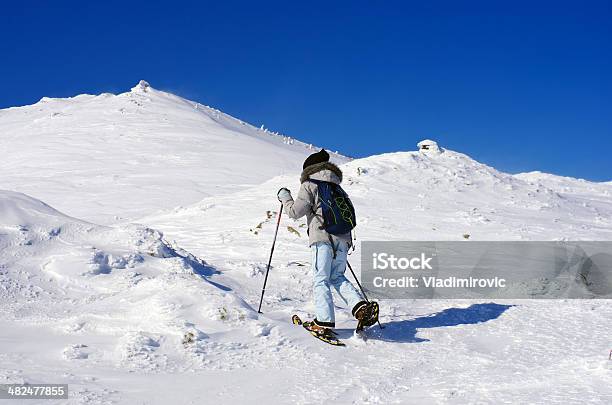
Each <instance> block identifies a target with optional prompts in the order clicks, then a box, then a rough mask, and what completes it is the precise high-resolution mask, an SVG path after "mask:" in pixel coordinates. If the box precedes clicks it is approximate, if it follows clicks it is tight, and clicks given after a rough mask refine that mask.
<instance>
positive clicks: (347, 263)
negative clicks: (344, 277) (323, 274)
mask: <svg viewBox="0 0 612 405" xmlns="http://www.w3.org/2000/svg"><path fill="white" fill-rule="evenodd" d="M346 265H347V266H348V268H349V270H350V271H351V274H352V275H353V278H354V279H355V282H356V283H357V285H358V286H359V289H360V290H361V293H362V294H363V298H364V299H365V300H366V302H367V303H368V304H369V303H370V300H369V299H368V296H367V295H366V293H365V291H364V290H363V287H362V286H361V283H360V282H359V280H357V275H356V274H355V272H354V271H353V267H352V266H351V264H350V263H349V261H348V260H347V261H346ZM376 322H378V326H379V327H380V329H384V326H382V325H381V324H380V320H378V319H377V320H376Z"/></svg>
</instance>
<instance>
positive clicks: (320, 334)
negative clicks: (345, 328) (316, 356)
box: [291, 315, 345, 346]
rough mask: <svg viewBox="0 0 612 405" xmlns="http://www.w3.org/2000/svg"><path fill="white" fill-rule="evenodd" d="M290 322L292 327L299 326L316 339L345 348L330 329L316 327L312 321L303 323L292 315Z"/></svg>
mask: <svg viewBox="0 0 612 405" xmlns="http://www.w3.org/2000/svg"><path fill="white" fill-rule="evenodd" d="M291 321H292V322H293V324H294V325H301V326H302V327H304V329H306V330H307V331H308V332H310V334H311V335H312V336H314V337H316V338H317V339H319V340H321V341H323V342H325V343H327V344H330V345H332V346H345V344H344V343H342V341H340V339H338V337H337V335H336V332H334V331H333V330H332V329H330V328H324V327H322V326H319V325H317V324H316V323H314V322H313V321H305V322H302V320H301V319H300V317H299V316H297V315H293V316H292V317H291Z"/></svg>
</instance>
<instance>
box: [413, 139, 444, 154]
mask: <svg viewBox="0 0 612 405" xmlns="http://www.w3.org/2000/svg"><path fill="white" fill-rule="evenodd" d="M417 146H418V148H419V152H421V153H425V154H430V155H439V154H440V153H442V152H444V149H442V148H440V147H439V146H438V143H437V142H436V141H432V140H431V139H424V140H422V141H421V142H419V143H417Z"/></svg>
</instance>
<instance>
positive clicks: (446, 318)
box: [347, 302, 514, 343]
mask: <svg viewBox="0 0 612 405" xmlns="http://www.w3.org/2000/svg"><path fill="white" fill-rule="evenodd" d="M513 306H514V305H500V304H495V303H492V302H490V303H486V304H474V305H471V306H469V307H467V308H447V309H445V310H443V311H440V312H437V313H435V314H432V315H428V316H422V317H419V318H415V319H408V320H403V321H393V322H387V323H384V324H383V326H384V329H382V330H381V329H380V328H379V327H378V326H372V327H371V328H369V329H368V331H367V332H366V336H367V337H368V339H376V340H382V341H385V342H396V343H419V342H428V341H429V339H423V338H419V337H417V333H418V330H419V329H426V328H439V327H443V326H457V325H473V324H476V323H481V322H487V321H491V320H494V319H497V318H499V317H500V316H501V314H503V313H504V312H506V310H508V309H509V308H510V307H513ZM347 332H348V331H347ZM350 333H351V334H352V331H351V332H350ZM347 337H348V336H347Z"/></svg>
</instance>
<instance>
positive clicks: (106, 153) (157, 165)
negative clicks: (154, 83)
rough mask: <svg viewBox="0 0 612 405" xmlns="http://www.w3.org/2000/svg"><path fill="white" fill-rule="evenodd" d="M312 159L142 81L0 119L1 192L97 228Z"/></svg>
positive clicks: (302, 148) (298, 145)
mask: <svg viewBox="0 0 612 405" xmlns="http://www.w3.org/2000/svg"><path fill="white" fill-rule="evenodd" d="M316 150H318V149H316V148H315V147H314V146H311V145H307V144H304V143H302V142H299V141H295V140H293V139H292V138H290V137H287V136H282V135H278V134H274V133H272V132H270V131H268V130H266V129H263V130H262V129H261V128H256V127H254V126H252V125H250V124H247V123H245V122H243V121H241V120H238V119H236V118H233V117H231V116H229V115H227V114H224V113H222V112H221V111H218V110H216V109H214V108H211V107H207V106H204V105H202V104H199V103H196V102H192V101H189V100H186V99H184V98H181V97H178V96H175V95H173V94H170V93H167V92H163V91H159V90H156V89H154V88H153V87H151V86H150V85H149V84H148V83H147V82H145V81H141V82H140V83H139V84H138V85H136V86H135V87H134V88H132V89H131V91H129V92H126V93H122V94H118V95H114V94H109V93H104V94H100V95H97V96H94V95H86V94H83V95H79V96H76V97H72V98H62V99H57V98H47V97H44V98H42V99H41V100H40V101H39V102H38V103H36V104H34V105H30V106H25V107H14V108H8V109H4V110H0V156H2V159H1V160H0V181H1V184H2V187H3V188H5V189H10V190H15V191H20V192H23V193H26V194H28V195H31V196H33V197H35V198H38V199H41V200H43V201H45V202H47V203H48V204H51V205H53V206H54V207H56V208H58V209H60V210H63V211H66V212H68V211H69V212H70V213H71V214H72V215H75V216H77V217H79V218H84V219H87V220H91V221H95V222H97V223H105V224H108V223H116V222H120V221H122V220H126V219H132V218H134V217H138V216H142V215H146V214H149V213H151V212H155V211H157V210H160V209H169V208H173V207H176V206H178V205H183V204H190V203H195V202H197V201H199V200H200V199H202V198H203V197H208V196H215V195H219V194H224V193H227V192H232V191H235V190H236V189H241V188H246V187H248V186H250V185H254V184H258V183H261V182H263V181H265V180H268V179H269V178H271V177H273V176H276V175H279V174H283V173H288V172H290V171H293V170H294V169H295V162H297V161H302V160H304V158H305V157H306V156H307V155H308V154H310V153H313V152H315V151H316ZM333 156H334V159H336V160H337V161H340V162H345V161H347V160H348V159H347V158H345V157H343V156H339V155H336V154H334V155H333Z"/></svg>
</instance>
